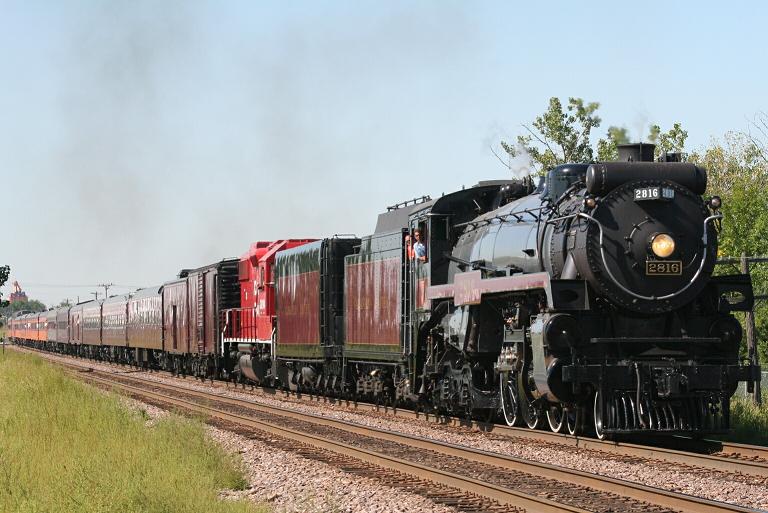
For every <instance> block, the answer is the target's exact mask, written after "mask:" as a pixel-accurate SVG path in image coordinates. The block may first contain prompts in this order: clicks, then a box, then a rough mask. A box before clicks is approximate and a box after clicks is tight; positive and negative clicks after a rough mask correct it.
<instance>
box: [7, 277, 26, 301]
mask: <svg viewBox="0 0 768 513" xmlns="http://www.w3.org/2000/svg"><path fill="white" fill-rule="evenodd" d="M8 300H9V301H10V302H11V303H17V302H19V301H20V302H22V303H26V302H27V293H26V292H24V291H23V290H21V285H19V282H18V281H14V282H13V292H11V295H10V296H8Z"/></svg>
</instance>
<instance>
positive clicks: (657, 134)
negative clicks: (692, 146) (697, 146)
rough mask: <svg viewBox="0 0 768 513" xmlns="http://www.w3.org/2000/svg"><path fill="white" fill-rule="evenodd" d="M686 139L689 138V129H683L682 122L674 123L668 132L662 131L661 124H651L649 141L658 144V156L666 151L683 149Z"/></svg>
mask: <svg viewBox="0 0 768 513" xmlns="http://www.w3.org/2000/svg"><path fill="white" fill-rule="evenodd" d="M686 139H688V131H687V130H683V128H682V127H681V126H680V123H675V124H674V125H672V128H670V129H669V131H668V132H662V131H661V127H659V125H651V129H650V134H648V141H649V142H651V143H653V144H655V145H656V151H655V156H656V158H658V157H659V156H660V155H661V154H662V153H665V152H666V153H670V152H681V151H683V148H685V141H686Z"/></svg>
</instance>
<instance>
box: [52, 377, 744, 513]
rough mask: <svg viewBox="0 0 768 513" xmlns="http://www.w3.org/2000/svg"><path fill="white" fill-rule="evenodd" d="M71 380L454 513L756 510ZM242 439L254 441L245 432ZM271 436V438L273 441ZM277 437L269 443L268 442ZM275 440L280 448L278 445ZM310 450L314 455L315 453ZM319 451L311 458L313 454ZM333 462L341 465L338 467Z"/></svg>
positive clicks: (340, 427) (268, 411) (114, 381)
mask: <svg viewBox="0 0 768 513" xmlns="http://www.w3.org/2000/svg"><path fill="white" fill-rule="evenodd" d="M66 365H67V366H68V367H70V368H72V369H73V370H72V371H71V372H72V373H73V374H77V375H78V376H79V377H81V378H84V379H86V380H88V381H91V382H94V383H96V384H99V385H101V386H105V387H117V388H119V389H121V390H122V391H123V392H125V393H127V394H128V395H131V396H134V397H136V398H138V399H140V400H143V401H147V402H150V403H153V404H158V405H159V406H163V407H166V408H168V407H173V408H179V409H181V410H184V411H191V412H195V413H199V414H204V415H207V416H209V418H210V419H212V420H213V421H214V422H223V423H225V424H229V428H230V429H233V430H235V431H238V432H242V431H243V430H255V431H256V432H261V433H266V434H267V436H266V437H264V435H263V434H262V435H257V436H260V437H261V438H262V439H265V440H267V441H268V442H269V443H273V445H274V444H278V445H280V444H282V446H283V447H285V448H287V450H293V451H294V452H297V451H298V452H300V453H301V452H302V451H304V452H305V453H306V454H309V455H310V457H312V459H320V460H322V461H327V462H329V463H331V464H334V463H335V464H336V465H337V466H339V467H340V468H344V469H347V468H350V469H352V470H353V471H354V472H356V473H360V474H361V475H369V476H373V477H376V478H377V477H380V475H381V474H382V469H386V470H387V472H385V474H386V475H387V476H388V479H389V480H390V481H391V482H390V483H388V484H389V485H390V486H398V485H399V486H400V487H407V489H409V490H411V491H413V492H414V493H420V494H421V495H425V493H426V492H427V491H429V493H431V494H432V496H431V497H430V498H432V499H433V500H435V501H436V502H441V503H444V504H449V505H452V506H454V507H457V508H458V509H460V510H462V511H502V510H504V511H508V510H509V509H510V508H524V509H526V510H527V511H574V512H576V511H595V512H608V511H686V512H714V511H741V512H746V511H756V510H752V509H749V508H743V507H739V506H732V505H729V504H725V503H721V502H716V501H710V500H705V499H700V498H696V497H691V496H688V495H684V494H679V493H675V492H669V491H666V490H660V489H656V488H651V487H648V486H644V485H639V484H636V483H631V482H628V481H623V480H618V479H613V478H608V477H603V476H598V475H594V474H589V473H584V472H579V471H574V470H569V469H564V468H560V467H556V466H552V465H547V464H542V463H535V462H531V461H527V460H521V459H517V458H513V457H510V456H503V455H498V454H493V453H489V452H485V451H480V450H476V449H470V448H467V447H463V446H456V445H452V444H447V443H444V442H438V441H434V440H428V439H424V438H419V437H414V436H410V435H404V434H398V433H392V432H388V431H383V430H379V429H374V428H369V427H364V426H360V425H358V424H354V423H350V422H346V421H341V420H336V419H330V418H327V417H321V416H316V415H309V414H306V413H299V412H293V411H289V410H284V409H280V408H276V407H272V406H265V405H262V404H256V403H253V402H250V401H246V400H243V399H233V398H229V397H222V396H220V395H218V394H216V393H211V392H202V391H199V390H193V389H190V388H188V387H185V386H180V385H175V384H174V385H172V384H167V383H158V382H156V381H152V380H147V379H144V378H142V377H141V376H137V375H126V374H125V373H122V374H115V373H110V372H103V371H97V370H93V369H90V370H88V369H83V368H82V367H83V366H81V365H72V364H66ZM248 432H249V436H254V434H253V432H252V431H248ZM275 437H277V438H275ZM274 440H277V442H272V441H274ZM281 440H282V441H281ZM318 451H319V452H318ZM318 454H319V456H318ZM339 459H341V463H340V462H339V461H338V460H339Z"/></svg>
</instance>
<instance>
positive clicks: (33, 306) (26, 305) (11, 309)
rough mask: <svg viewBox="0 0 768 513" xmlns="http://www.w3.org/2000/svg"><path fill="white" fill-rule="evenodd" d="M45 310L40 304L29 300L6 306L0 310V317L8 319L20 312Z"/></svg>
mask: <svg viewBox="0 0 768 513" xmlns="http://www.w3.org/2000/svg"><path fill="white" fill-rule="evenodd" d="M46 310H47V308H46V306H45V305H44V304H43V303H42V302H40V301H38V300H37V299H30V300H29V301H14V302H13V303H10V304H7V305H6V306H4V307H2V308H0V315H3V316H6V317H8V316H10V315H13V314H16V313H18V312H21V311H26V312H44V311H46Z"/></svg>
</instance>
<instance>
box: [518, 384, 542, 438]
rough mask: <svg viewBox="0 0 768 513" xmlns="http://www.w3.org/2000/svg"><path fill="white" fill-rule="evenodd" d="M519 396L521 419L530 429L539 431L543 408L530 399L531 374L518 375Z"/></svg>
mask: <svg viewBox="0 0 768 513" xmlns="http://www.w3.org/2000/svg"><path fill="white" fill-rule="evenodd" d="M516 376H517V396H518V402H519V404H520V417H521V418H522V419H523V422H525V425H526V426H528V427H529V428H530V429H537V428H538V427H539V424H540V423H541V418H542V416H543V415H542V411H541V407H540V406H539V405H538V404H536V401H532V400H531V399H530V398H529V397H528V393H527V391H528V388H529V387H530V380H531V378H530V374H529V373H527V372H522V373H517V374H516Z"/></svg>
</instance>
